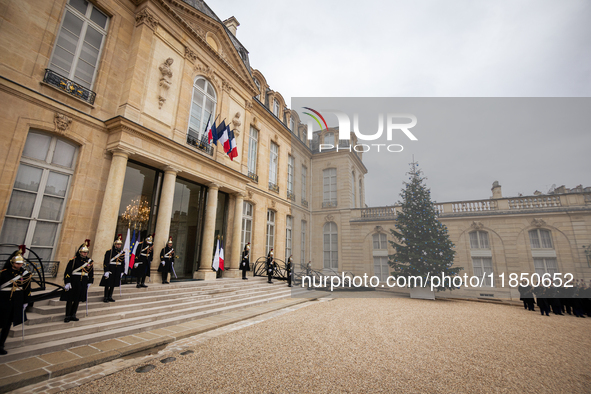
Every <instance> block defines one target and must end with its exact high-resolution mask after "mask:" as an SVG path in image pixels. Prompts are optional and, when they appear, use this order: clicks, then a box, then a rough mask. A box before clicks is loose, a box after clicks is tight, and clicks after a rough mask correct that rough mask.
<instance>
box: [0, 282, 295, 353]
mask: <svg viewBox="0 0 591 394" xmlns="http://www.w3.org/2000/svg"><path fill="white" fill-rule="evenodd" d="M288 293H289V294H287V295H291V292H288ZM276 295H286V292H285V290H283V289H279V290H275V291H270V292H265V293H262V294H260V295H257V296H253V297H248V298H247V299H246V300H247V301H258V300H264V299H266V298H269V297H273V296H276ZM244 301H245V300H244V299H234V300H227V299H219V300H215V302H213V303H208V304H203V303H195V304H194V305H189V306H184V305H183V306H182V307H180V308H177V309H173V310H170V309H166V310H165V311H162V309H160V310H158V308H144V309H143V312H144V313H143V314H139V315H138V316H135V317H128V316H126V315H125V314H117V315H114V316H112V318H111V319H106V318H104V317H103V318H98V319H97V318H94V319H93V320H94V322H95V324H88V322H86V323H87V324H84V323H83V324H79V323H80V322H84V320H87V319H81V320H80V321H79V322H70V323H63V322H62V323H61V324H57V323H52V324H48V326H50V327H51V328H53V329H54V330H53V331H50V332H44V331H41V332H38V333H35V334H28V335H27V328H26V327H25V341H26V343H27V344H36V343H42V342H47V341H55V340H60V339H64V338H68V337H76V336H80V335H86V334H92V333H97V332H101V331H109V330H112V329H116V328H121V327H127V326H132V325H136V324H140V323H143V322H156V321H159V320H163V319H169V318H174V317H182V316H183V315H186V314H193V313H196V312H200V311H206V310H208V309H215V308H219V307H221V306H226V305H240V304H242V303H244ZM97 321H100V322H97ZM19 333H22V331H20V332H19V331H17V330H15V332H14V337H12V338H9V339H8V340H7V341H6V344H5V348H6V349H11V348H14V347H16V346H20V345H21V344H22V341H21V336H20V335H19ZM13 338H14V339H13Z"/></svg>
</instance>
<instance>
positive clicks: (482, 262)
mask: <svg viewBox="0 0 591 394" xmlns="http://www.w3.org/2000/svg"><path fill="white" fill-rule="evenodd" d="M472 268H473V269H474V275H475V276H478V277H479V278H482V275H484V284H483V286H487V287H491V286H492V283H491V280H490V274H491V273H492V272H493V266H492V257H474V256H472Z"/></svg>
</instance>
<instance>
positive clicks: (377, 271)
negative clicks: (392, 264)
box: [372, 233, 390, 281]
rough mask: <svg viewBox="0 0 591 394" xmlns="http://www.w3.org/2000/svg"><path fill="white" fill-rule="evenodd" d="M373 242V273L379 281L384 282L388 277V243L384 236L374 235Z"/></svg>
mask: <svg viewBox="0 0 591 394" xmlns="http://www.w3.org/2000/svg"><path fill="white" fill-rule="evenodd" d="M372 241H373V252H372V254H373V272H374V275H375V276H377V277H378V278H380V281H386V280H387V279H388V275H389V272H390V270H389V267H388V242H387V238H386V234H381V233H379V234H374V235H373V236H372Z"/></svg>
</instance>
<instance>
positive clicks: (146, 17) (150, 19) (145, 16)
mask: <svg viewBox="0 0 591 394" xmlns="http://www.w3.org/2000/svg"><path fill="white" fill-rule="evenodd" d="M143 23H145V24H146V25H147V26H148V27H149V28H150V29H152V30H154V29H156V27H157V26H158V24H159V23H160V21H159V20H158V19H157V18H156V17H155V16H154V15H152V13H150V12H149V11H148V10H147V9H146V8H144V9H143V10H141V11H140V12H139V13H138V14H137V15H136V16H135V25H136V26H139V25H141V24H143Z"/></svg>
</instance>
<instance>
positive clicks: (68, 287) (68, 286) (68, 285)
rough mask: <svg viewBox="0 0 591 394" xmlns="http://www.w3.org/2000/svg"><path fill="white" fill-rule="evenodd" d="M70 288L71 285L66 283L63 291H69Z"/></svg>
mask: <svg viewBox="0 0 591 394" xmlns="http://www.w3.org/2000/svg"><path fill="white" fill-rule="evenodd" d="M71 288H72V285H71V284H69V283H66V285H65V286H64V289H66V291H68V290H70V289H71Z"/></svg>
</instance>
